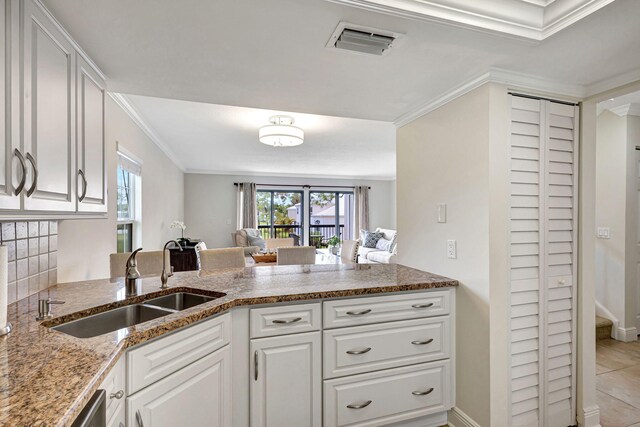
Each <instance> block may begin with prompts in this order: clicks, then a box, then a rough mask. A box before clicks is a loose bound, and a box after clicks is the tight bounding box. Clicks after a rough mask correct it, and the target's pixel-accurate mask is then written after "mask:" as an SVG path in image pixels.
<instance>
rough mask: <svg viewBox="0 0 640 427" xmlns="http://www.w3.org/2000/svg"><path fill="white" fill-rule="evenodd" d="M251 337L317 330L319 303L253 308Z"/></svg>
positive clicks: (319, 311) (320, 312) (319, 313)
mask: <svg viewBox="0 0 640 427" xmlns="http://www.w3.org/2000/svg"><path fill="white" fill-rule="evenodd" d="M250 313H251V314H250V318H251V338H260V337H271V336H274V335H284V334H295V333H298V332H312V331H319V330H320V328H321V326H322V322H321V319H320V316H321V314H322V311H321V309H320V303H313V304H295V305H285V306H276V307H265V308H253V309H251V312H250Z"/></svg>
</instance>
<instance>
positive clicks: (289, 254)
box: [278, 246, 316, 265]
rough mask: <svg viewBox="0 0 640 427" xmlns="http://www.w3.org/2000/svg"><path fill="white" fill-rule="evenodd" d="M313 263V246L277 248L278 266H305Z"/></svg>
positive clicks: (314, 249)
mask: <svg viewBox="0 0 640 427" xmlns="http://www.w3.org/2000/svg"><path fill="white" fill-rule="evenodd" d="M315 263H316V248H315V246H289V247H286V246H285V247H280V248H278V265H305V264H315Z"/></svg>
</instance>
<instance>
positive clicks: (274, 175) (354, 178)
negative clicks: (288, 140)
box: [184, 169, 396, 182]
mask: <svg viewBox="0 0 640 427" xmlns="http://www.w3.org/2000/svg"><path fill="white" fill-rule="evenodd" d="M184 173H186V174H193V175H227V176H264V177H272V178H309V179H331V180H343V181H384V182H391V181H395V180H396V177H395V176H394V177H380V176H360V175H359V176H349V175H319V174H304V173H302V174H301V173H274V172H247V171H215V170H208V169H187V170H185V171H184Z"/></svg>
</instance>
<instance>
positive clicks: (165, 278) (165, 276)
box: [160, 240, 183, 289]
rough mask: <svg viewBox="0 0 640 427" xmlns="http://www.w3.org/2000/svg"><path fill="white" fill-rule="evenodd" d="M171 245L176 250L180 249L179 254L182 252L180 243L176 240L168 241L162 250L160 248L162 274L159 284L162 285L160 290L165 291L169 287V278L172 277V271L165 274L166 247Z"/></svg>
mask: <svg viewBox="0 0 640 427" xmlns="http://www.w3.org/2000/svg"><path fill="white" fill-rule="evenodd" d="M171 243H173V244H175V245H177V246H178V249H180V252H182V251H183V249H182V245H180V243H179V242H178V241H177V240H169V241H168V242H167V243H165V244H164V248H162V274H161V275H160V282H161V283H162V284H161V285H160V289H167V288H168V287H169V285H168V283H169V277H171V276H173V271H169V272H167V260H166V256H167V246H169V245H170V244H171Z"/></svg>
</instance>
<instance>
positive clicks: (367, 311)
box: [347, 308, 371, 316]
mask: <svg viewBox="0 0 640 427" xmlns="http://www.w3.org/2000/svg"><path fill="white" fill-rule="evenodd" d="M368 313H371V309H370V308H368V309H366V310H362V311H347V314H348V315H349V316H362V315H363V314H368Z"/></svg>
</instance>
